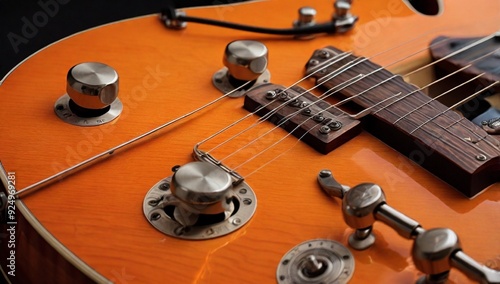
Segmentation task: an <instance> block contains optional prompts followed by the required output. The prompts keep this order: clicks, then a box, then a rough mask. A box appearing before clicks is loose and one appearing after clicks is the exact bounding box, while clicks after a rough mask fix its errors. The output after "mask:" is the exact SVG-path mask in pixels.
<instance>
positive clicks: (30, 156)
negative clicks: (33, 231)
mask: <svg viewBox="0 0 500 284" xmlns="http://www.w3.org/2000/svg"><path fill="white" fill-rule="evenodd" d="M445 2H446V9H445V13H443V15H442V16H441V17H436V18H431V17H423V16H418V15H413V14H412V13H411V12H410V11H409V10H408V9H407V8H406V7H404V6H403V4H402V3H401V1H396V0H389V1H363V2H362V1H358V2H355V3H354V6H353V11H352V12H353V13H354V14H356V15H359V16H360V22H359V23H358V25H357V27H356V28H355V29H354V30H353V31H352V32H350V33H348V34H346V35H339V36H336V35H335V36H333V35H329V36H319V37H317V38H315V39H314V40H309V41H297V40H293V39H290V38H278V37H273V36H267V35H255V34H250V33H244V32H237V31H231V30H225V29H219V28H214V27H207V26H201V25H196V24H192V25H191V24H190V25H188V28H187V29H185V30H182V31H172V30H167V29H165V27H164V26H163V25H162V24H161V23H160V22H159V21H158V19H157V17H156V16H149V17H142V18H137V19H132V20H129V21H123V22H120V23H116V24H111V25H107V26H103V27H100V28H98V29H93V30H89V31H87V32H84V33H81V34H78V35H76V36H74V37H70V38H67V39H65V40H63V41H60V42H58V43H56V44H54V45H52V46H50V47H48V48H46V49H44V50H41V51H40V52H38V53H37V54H35V55H34V56H32V57H31V58H29V59H28V60H27V61H26V62H24V63H23V64H22V65H20V66H19V67H18V68H16V70H14V72H12V74H11V75H10V76H9V77H7V79H6V80H5V81H4V83H3V84H2V85H1V86H0V121H2V122H1V123H0V133H2V136H1V138H0V158H1V159H2V162H3V163H4V165H5V167H6V169H7V170H8V171H15V172H16V177H17V181H18V188H22V187H25V186H28V185H30V184H32V183H34V182H37V181H39V180H41V179H43V178H46V177H47V176H49V175H51V174H54V173H56V172H58V171H60V170H62V169H64V168H66V167H68V166H71V165H74V164H76V163H77V162H79V161H82V160H83V159H85V158H88V157H91V156H92V155H95V154H97V153H100V152H102V151H105V150H107V149H109V148H111V147H114V146H116V145H118V144H120V143H122V142H124V141H127V140H129V139H131V138H133V137H135V136H137V135H139V134H142V133H144V132H146V131H148V130H150V129H152V128H154V127H156V126H158V125H160V124H162V123H164V122H165V121H168V120H171V119H173V118H176V117H178V116H180V115H182V114H184V113H186V112H188V111H191V110H193V109H195V108H196V107H199V106H201V105H203V104H205V103H207V102H209V101H212V100H214V99H215V98H217V97H219V96H220V95H221V94H220V93H219V92H218V91H217V90H216V89H215V88H214V87H213V86H212V85H211V76H212V74H213V73H214V72H216V71H217V70H218V69H219V68H220V67H221V61H222V60H221V58H222V53H223V50H224V48H225V46H226V44H227V43H229V42H230V41H233V40H236V39H256V40H260V41H262V42H264V43H265V44H266V45H267V46H268V48H269V50H270V66H269V69H270V71H271V74H272V75H271V76H272V77H271V79H272V82H274V83H277V84H282V85H290V84H292V83H294V82H295V81H297V80H298V79H300V78H301V77H302V75H303V71H304V70H303V66H304V64H305V62H306V61H307V60H308V58H309V56H310V54H311V53H312V51H314V50H315V49H317V48H321V47H324V46H327V45H333V46H335V47H337V48H340V49H342V50H354V51H355V52H356V53H358V54H362V55H365V56H372V55H375V54H377V53H378V52H380V51H383V50H386V49H388V48H390V47H393V46H394V45H396V44H398V43H400V42H405V41H408V40H410V39H413V38H415V37H416V36H418V35H422V34H425V36H423V37H421V38H419V40H418V41H417V42H415V43H413V44H412V45H411V46H408V47H405V49H404V51H405V52H406V51H407V52H411V49H412V48H423V47H424V46H426V45H427V44H428V42H429V41H430V39H432V38H433V37H435V36H436V35H437V34H441V33H446V34H447V35H449V36H456V35H462V36H466V35H467V36H469V35H475V36H480V35H484V34H487V33H490V32H492V31H494V30H496V28H497V27H496V23H494V21H491V19H495V18H498V15H499V11H500V3H497V2H496V1H486V0H478V1H477V3H476V4H475V7H476V8H475V9H469V10H467V17H463V15H464V8H467V7H469V5H468V4H467V2H466V1H462V0H460V1H458V0H455V1H445ZM307 4H309V5H310V4H311V3H310V2H308V1H296V2H295V1H294V2H293V5H292V2H287V1H278V0H276V1H268V2H258V3H252V4H249V5H244V6H227V7H213V8H205V9H199V10H198V9H192V10H189V11H188V13H189V14H190V15H193V16H203V17H209V18H216V19H221V20H227V21H235V22H241V21H243V20H244V21H245V22H246V23H248V24H252V25H264V24H268V25H269V26H274V27H288V26H290V24H291V21H292V20H293V19H294V18H295V17H296V13H297V12H296V11H297V8H298V7H300V6H305V5H307ZM314 5H315V6H316V8H317V10H318V11H320V13H319V15H318V19H317V20H318V21H323V20H327V19H329V17H330V14H331V3H330V2H329V1H324V2H321V3H318V2H315V3H314ZM270 19H271V20H270ZM479 19H480V20H479ZM482 20H484V21H482ZM429 30H432V31H433V32H431V33H427V32H428V31H429ZM417 43H418V44H417ZM395 55H396V53H395V52H392V53H390V54H385V55H383V56H380V57H377V58H374V59H373V61H374V62H377V63H378V64H381V65H385V64H388V62H392V61H394V58H393V56H395ZM85 61H100V62H104V63H106V64H109V65H111V66H113V67H114V68H115V69H116V70H117V72H118V74H119V75H120V98H121V100H122V101H123V103H124V111H123V113H122V115H121V116H120V117H119V119H118V120H116V121H115V122H114V123H112V124H109V125H104V126H100V127H93V128H77V127H74V126H71V125H67V124H65V123H63V122H61V121H60V120H59V119H58V118H57V117H56V115H54V112H53V109H52V108H53V105H54V102H55V101H56V100H57V99H58V98H59V97H60V96H61V95H63V94H64V92H65V76H66V72H67V70H68V69H69V68H70V67H71V66H73V65H75V64H77V63H79V62H85ZM402 63H408V62H402ZM303 85H304V87H306V88H308V87H311V86H312V85H313V82H304V83H303ZM242 106H243V99H242V98H240V99H225V100H222V101H221V102H220V103H218V104H216V105H214V106H212V107H210V108H208V109H206V110H204V111H202V112H200V113H199V114H197V115H195V116H192V117H190V118H189V119H187V120H184V121H181V122H180V123H178V124H176V125H175V126H172V127H169V128H168V129H166V130H164V131H162V132H161V133H159V134H157V135H154V137H151V138H149V139H146V140H145V141H142V142H140V143H138V144H137V145H135V146H133V147H130V148H129V149H127V150H123V151H118V152H117V153H116V154H115V155H113V156H111V157H110V158H108V159H107V160H105V161H102V162H100V163H98V164H95V165H93V166H91V167H89V168H87V169H85V170H83V171H80V172H78V173H76V174H74V175H72V176H70V177H68V178H66V179H63V180H60V181H58V182H56V183H54V184H53V185H51V186H49V187H46V188H44V189H42V190H40V191H38V192H35V193H33V194H31V195H29V196H26V197H23V198H22V200H23V202H24V203H25V204H26V205H27V206H28V208H29V209H30V210H31V212H32V213H33V214H34V215H35V216H36V218H37V219H38V220H39V221H40V222H41V223H42V224H43V225H44V226H45V227H46V228H47V229H48V230H49V231H50V232H51V233H52V234H53V235H54V236H55V237H56V238H57V239H58V240H59V241H60V242H61V243H62V244H64V245H65V246H66V247H67V248H68V249H70V250H71V251H72V252H73V253H75V254H76V255H77V256H78V257H80V258H81V259H82V260H83V261H84V262H86V263H87V264H88V265H90V266H91V267H93V268H94V269H95V270H96V271H97V272H99V273H100V274H102V275H104V276H105V277H106V278H108V279H109V280H111V281H113V282H116V283H160V282H161V283H165V282H167V283H259V282H260V283H275V281H276V280H275V277H276V276H275V271H276V267H277V264H278V262H279V260H280V259H281V257H282V256H283V254H284V253H286V252H287V251H288V250H289V249H291V248H292V247H293V246H295V245H296V244H298V243H301V242H303V241H306V240H309V239H314V238H328V239H333V240H337V241H340V242H342V243H344V244H346V243H347V237H348V234H349V233H350V232H352V230H351V229H349V228H348V227H347V226H346V225H345V223H344V221H343V220H342V217H341V212H340V202H339V201H338V200H332V199H330V198H328V197H327V196H326V195H325V194H323V192H322V191H321V190H320V189H319V187H318V185H317V184H316V175H317V174H318V172H319V171H320V170H321V169H323V168H330V169H331V170H332V171H333V173H334V175H335V177H336V178H337V180H339V181H340V182H342V183H344V184H347V185H351V186H353V185H355V184H358V183H361V182H374V183H378V184H380V185H381V186H382V188H384V190H385V192H386V196H387V200H388V203H389V204H391V205H392V206H393V207H394V208H396V209H399V210H401V211H403V212H404V213H405V214H407V215H408V216H410V217H412V218H414V219H416V220H418V221H419V222H421V224H422V225H423V226H424V227H425V228H433V227H450V228H452V229H454V230H455V231H456V232H457V234H458V235H459V236H460V239H461V242H462V245H463V247H464V250H465V251H466V252H467V253H468V254H470V255H471V256H472V257H474V258H475V259H476V260H478V261H480V262H482V263H489V264H490V265H492V266H494V265H495V263H496V265H498V263H497V262H495V260H496V259H498V256H499V255H500V242H498V239H499V232H500V223H499V222H498V220H497V219H498V217H497V216H499V214H500V206H499V200H500V186H499V185H498V184H494V185H492V186H491V187H490V188H489V189H488V190H487V191H485V192H484V193H483V194H481V195H479V196H477V197H476V198H475V199H473V200H469V199H467V198H464V197H463V196H462V195H461V194H460V193H458V192H456V191H454V190H453V189H452V188H451V187H450V186H449V185H447V184H446V183H444V182H442V181H440V180H439V179H437V178H436V177H435V176H433V175H432V174H431V173H429V172H427V171H425V170H423V169H422V168H420V167H419V166H418V165H416V164H414V163H412V162H411V161H409V160H408V159H407V158H405V157H404V156H402V155H401V154H399V153H398V152H396V151H395V150H393V149H391V148H389V147H388V146H387V145H386V144H384V143H383V142H381V141H380V140H378V139H376V138H374V137H373V136H371V135H370V134H368V133H366V132H362V133H361V134H360V135H358V136H357V137H355V138H353V139H352V140H350V141H349V142H348V143H346V144H344V145H342V146H341V147H339V148H337V149H335V150H334V151H332V152H331V153H330V154H328V155H322V154H319V153H317V152H315V151H314V150H312V149H311V148H310V147H308V146H306V145H304V144H303V143H296V139H295V138H294V137H288V138H287V139H285V140H284V141H283V142H282V143H281V144H280V145H279V147H275V148H273V149H272V150H271V151H269V152H267V153H266V154H265V155H262V156H260V157H258V158H256V159H254V160H252V161H251V162H249V163H248V164H246V165H245V166H244V167H242V168H241V169H239V172H240V174H242V175H243V176H245V177H246V180H247V182H248V183H249V184H250V186H252V188H253V189H254V190H255V192H256V195H257V199H258V207H257V212H256V214H255V216H254V217H253V218H252V220H251V221H250V222H249V223H248V224H247V225H245V226H244V227H243V228H241V229H240V230H238V231H237V232H235V233H234V234H231V235H228V236H225V237H221V238H217V239H213V240H208V241H197V242H192V241H183V240H177V239H173V238H170V237H167V236H164V235H162V234H161V233H160V232H158V231H156V230H155V229H154V228H153V227H152V226H150V225H149V223H148V222H147V221H146V220H145V217H144V216H143V214H142V202H143V198H144V196H145V194H146V192H147V191H148V190H149V188H150V187H151V186H153V185H154V184H155V183H156V182H158V181H159V180H160V179H162V178H164V177H166V176H168V175H170V174H171V171H170V169H171V167H172V166H174V165H182V164H185V163H187V162H190V161H191V152H192V148H193V146H194V145H195V144H196V143H197V142H199V141H201V140H202V139H204V138H205V137H207V136H209V135H210V134H212V133H214V132H215V131H217V130H219V129H221V128H222V127H224V126H226V125H228V124H230V123H231V122H233V121H235V120H236V119H239V118H241V117H243V116H244V115H246V114H247V113H248V112H247V111H246V110H244V109H243V108H242ZM256 119H257V118H255V117H252V119H249V120H247V121H245V123H243V124H241V125H239V126H238V127H237V128H236V129H234V130H232V131H230V132H229V133H225V134H224V135H222V136H221V137H218V138H217V139H214V140H211V141H209V142H207V143H206V144H204V145H202V149H211V147H213V146H215V145H217V144H218V143H220V142H221V141H223V139H224V138H227V137H229V136H231V134H234V133H237V131H238V130H241V129H243V128H244V127H247V126H249V125H251V124H252V123H254V122H255V121H256ZM272 127H273V126H272V125H271V124H270V123H266V124H262V125H261V126H260V127H258V128H256V129H255V130H253V131H251V132H249V133H248V135H246V136H244V137H241V138H239V139H235V140H234V141H232V142H231V143H228V144H227V145H225V146H224V147H221V148H219V149H218V150H217V151H214V152H213V153H212V154H213V155H214V156H215V157H217V158H223V157H225V156H227V155H229V154H231V153H233V152H234V151H235V149H238V148H241V147H242V146H243V145H245V144H246V143H248V142H249V141H251V140H252V139H253V138H254V137H256V136H255V135H256V133H257V134H258V133H263V132H265V131H267V130H269V129H270V128H272ZM285 133H286V132H285V131H284V130H281V129H280V130H278V131H274V132H272V134H271V135H268V136H266V137H265V139H262V140H260V141H259V142H258V143H255V144H253V145H252V146H251V147H248V148H246V149H245V150H243V151H241V152H239V153H238V154H237V155H234V156H233V157H231V158H230V159H228V160H227V161H226V162H227V165H229V166H231V167H237V166H238V165H240V164H241V163H243V162H245V161H247V160H248V158H249V157H252V156H253V155H255V154H256V153H258V152H259V151H261V150H262V149H264V148H265V147H266V146H267V145H269V144H270V143H273V142H274V141H276V140H278V139H281V138H282V137H283V135H285ZM289 149H291V150H289ZM287 150H289V151H288V152H287V153H285V154H284V155H282V156H280V157H279V158H278V159H276V160H275V161H274V162H272V163H270V164H269V165H267V166H265V167H264V168H263V169H261V170H260V171H258V172H256V173H254V174H252V175H249V174H250V173H251V172H253V171H254V170H255V169H257V168H259V167H260V166H261V165H263V164H265V163H267V162H268V161H270V160H271V159H273V158H274V157H276V156H277V155H278V154H280V153H282V152H283V151H287ZM375 234H376V236H377V241H376V244H375V245H374V246H373V247H372V248H370V249H368V250H366V251H359V252H358V251H353V254H354V256H355V259H356V270H355V273H354V276H353V278H352V283H367V282H370V283H413V282H414V281H415V279H416V278H417V277H418V276H419V275H420V273H419V272H418V271H416V269H415V267H414V265H413V264H412V260H411V256H410V248H411V242H410V241H408V240H404V239H402V238H401V237H400V236H398V235H397V234H396V233H395V232H393V231H391V229H389V228H388V227H386V226H384V225H381V224H375ZM30 261H31V262H30ZM38 261H39V260H38V259H32V260H27V263H18V265H23V266H29V267H31V266H33V265H40V263H39V262H38ZM39 277H40V278H42V277H45V278H49V277H57V275H49V271H45V274H44V275H39ZM450 278H451V282H452V283H464V282H468V280H467V278H466V277H465V276H464V275H463V274H462V273H460V272H458V271H456V270H453V271H452V273H451V275H450ZM17 279H20V278H17ZM55 279H57V278H55ZM18 281H19V282H22V281H21V280H18Z"/></svg>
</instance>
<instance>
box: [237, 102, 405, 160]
mask: <svg viewBox="0 0 500 284" xmlns="http://www.w3.org/2000/svg"><path fill="white" fill-rule="evenodd" d="M399 95H401V92H399V93H397V94H395V95H393V96H390V97H388V98H385V99H384V100H381V101H380V102H378V103H376V104H374V105H372V106H370V107H369V108H368V109H371V108H374V107H376V106H378V105H379V104H382V103H384V102H386V101H387V100H390V99H392V98H394V97H397V96H399ZM335 106H336V105H331V106H329V107H328V108H326V109H325V111H326V110H329V109H330V108H333V107H335ZM363 112H364V110H363ZM358 114H359V113H358ZM334 117H338V116H334ZM311 119H312V117H309V118H307V119H306V120H305V121H303V122H302V123H300V124H298V125H297V126H296V127H295V128H294V129H292V131H289V132H288V133H287V134H286V135H285V136H283V137H282V138H281V139H279V140H277V141H276V142H274V143H273V144H271V145H269V146H268V147H266V148H265V149H264V150H262V151H261V152H259V153H257V154H256V155H254V156H252V157H250V158H248V159H247V160H246V161H245V162H243V163H241V164H240V165H238V166H236V167H235V168H234V170H238V169H239V168H240V167H242V166H244V165H245V164H247V163H249V162H250V161H252V160H253V159H255V158H257V157H258V156H260V155H262V154H264V153H265V152H266V151H268V150H270V149H271V148H273V147H274V146H276V145H278V144H279V143H281V142H282V141H283V140H285V139H286V138H287V137H289V136H290V135H292V134H293V132H295V131H296V130H297V129H299V128H300V127H301V126H302V125H304V124H305V123H306V122H307V121H309V120H311ZM319 124H321V122H318V123H317V124H316V125H315V127H316V126H318V125H319ZM279 126H281V125H277V126H275V127H274V128H273V129H271V130H269V131H268V132H267V133H265V134H264V135H266V134H268V133H270V132H272V131H273V130H275V129H276V128H278V127H279ZM312 129H314V127H311V128H309V129H308V130H306V132H305V133H304V134H302V135H301V136H300V138H299V139H297V141H295V144H294V145H293V146H292V147H291V148H293V147H295V145H296V144H297V143H298V142H299V141H301V140H302V138H304V137H305V136H306V135H307V134H308V133H309V132H310V131H311V130H312ZM264 135H262V136H264ZM258 139H259V138H256V139H254V141H252V142H250V143H249V144H251V143H253V142H256V141H257V140H258ZM246 146H248V144H247V145H246ZM291 148H290V149H291ZM290 149H289V150H290ZM286 152H288V151H286ZM284 153H285V152H282V153H281V154H279V155H278V156H277V157H276V158H278V157H280V156H281V155H283V154H284ZM266 164H267V163H266Z"/></svg>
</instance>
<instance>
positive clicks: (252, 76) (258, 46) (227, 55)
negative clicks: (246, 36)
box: [222, 40, 268, 81]
mask: <svg viewBox="0 0 500 284" xmlns="http://www.w3.org/2000/svg"><path fill="white" fill-rule="evenodd" d="M267 55H268V51H267V47H266V46H265V45H264V44H263V43H261V42H259V41H255V40H237V41H233V42H231V43H229V44H228V45H227V46H226V50H225V51H224V58H223V60H222V62H223V63H224V65H225V66H226V67H227V68H228V70H229V75H230V76H232V77H233V78H235V79H237V80H241V81H253V80H256V79H257V78H258V77H259V76H260V75H262V74H263V73H264V72H265V71H266V70H267V62H268V56H267Z"/></svg>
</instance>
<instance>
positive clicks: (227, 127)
mask: <svg viewBox="0 0 500 284" xmlns="http://www.w3.org/2000/svg"><path fill="white" fill-rule="evenodd" d="M350 54H351V52H343V53H341V54H339V55H337V56H339V57H341V58H337V56H334V57H333V58H331V59H329V60H327V61H325V62H322V63H321V64H320V65H318V66H315V67H314V68H317V67H321V66H322V65H324V64H323V63H326V62H329V61H332V63H331V64H327V65H326V67H328V66H330V65H333V64H335V63H336V62H337V59H338V60H339V61H340V60H342V59H344V58H346V57H348V56H349V55H350ZM334 59H336V60H335V61H333V60H334ZM326 67H325V68H326ZM321 70H323V68H317V70H315V71H314V72H311V73H310V74H308V75H307V76H305V77H303V78H301V79H300V80H298V81H296V82H295V83H294V84H292V85H291V86H290V87H289V88H286V89H284V91H286V90H289V89H290V88H291V87H292V86H294V85H297V84H299V83H301V82H302V81H304V80H306V79H308V78H310V77H311V76H313V75H314V74H316V73H318V72H320V71H321ZM274 101H275V100H273V101H271V102H269V103H268V104H266V105H263V106H261V107H260V108H258V109H256V110H255V111H253V112H250V113H248V114H246V115H245V116H243V117H242V118H240V119H238V120H236V121H234V122H232V123H231V124H229V125H227V126H226V127H224V128H222V129H220V130H219V131H217V132H215V133H214V134H212V135H210V136H208V137H207V138H205V139H203V140H201V141H200V142H198V143H196V147H199V146H200V145H201V144H203V143H205V142H207V141H209V140H210V139H212V138H213V137H215V136H217V135H219V134H221V133H223V132H225V131H226V130H228V129H230V128H232V127H233V126H235V125H237V124H239V123H240V122H242V121H243V120H245V119H247V118H249V117H251V116H253V115H254V114H255V113H257V112H258V111H260V110H262V109H264V108H265V107H266V106H269V105H270V104H272V103H273V102H274ZM207 153H208V152H207Z"/></svg>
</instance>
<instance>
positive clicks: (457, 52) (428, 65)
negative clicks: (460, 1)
mask: <svg viewBox="0 0 500 284" xmlns="http://www.w3.org/2000/svg"><path fill="white" fill-rule="evenodd" d="M494 36H495V34H492V35H489V36H486V37H484V38H481V39H480V40H477V41H475V42H473V43H472V44H469V45H467V46H465V47H463V48H461V49H459V50H457V51H455V52H453V53H450V54H448V55H447V56H445V57H443V58H441V59H439V60H436V61H434V62H433V63H430V64H427V65H425V66H423V67H420V68H418V69H416V70H414V71H411V72H409V73H407V74H406V75H404V76H409V75H411V74H415V73H416V72H417V71H421V70H423V69H425V68H427V67H430V66H432V65H433V64H436V63H438V62H440V61H442V60H445V59H447V58H450V57H452V56H454V55H456V54H459V53H460V52H463V51H465V50H468V49H470V48H472V47H475V46H478V45H479V44H481V43H484V42H485V41H487V40H488V39H491V38H493V37H494ZM495 52H496V51H492V52H489V53H488V54H486V55H484V56H481V57H480V58H478V59H476V60H479V59H482V58H484V57H485V56H487V55H491V54H493V53H495ZM473 61H474V60H473ZM395 77H397V76H392V77H389V78H388V79H386V80H384V81H382V82H380V83H379V84H376V85H375V86H373V87H371V88H369V89H373V88H374V87H376V86H379V85H381V84H382V83H385V82H387V81H389V80H391V79H393V78H395ZM494 85H496V83H494V84H492V85H491V86H494ZM488 88H489V87H488ZM488 88H485V90H486V89H488ZM420 90H421V89H419V90H416V91H420ZM365 91H366V90H365ZM365 91H364V92H365ZM412 93H415V92H411V93H410V94H406V95H405V96H403V97H400V98H399V99H398V100H396V101H394V102H391V103H390V104H389V105H387V106H385V107H384V108H382V109H380V110H388V111H389V112H391V113H392V114H393V115H395V116H398V114H396V113H395V112H393V111H391V110H390V109H388V106H390V105H393V104H394V103H396V102H400V101H402V102H403V103H408V102H407V101H405V100H404V98H405V97H407V96H409V95H411V94H412ZM476 95H477V93H476ZM469 97H471V96H469ZM365 99H368V100H369V98H365ZM429 102H430V101H426V102H424V103H429ZM410 106H411V107H412V106H413V105H410ZM431 107H434V106H433V105H431ZM380 110H378V111H380ZM378 111H376V112H378ZM413 111H418V109H417V110H413ZM423 115H426V114H425V113H424V114H423ZM436 117H439V115H438V116H436ZM410 122H411V123H414V122H413V121H410ZM458 122H459V123H460V124H461V125H464V124H463V123H462V119H460V120H459V121H458ZM454 124H455V123H454ZM437 125H438V126H439V127H441V128H443V129H444V130H446V131H448V132H450V133H451V134H452V135H454V136H455V137H457V138H460V139H461V137H460V136H458V135H457V134H456V133H454V132H451V131H450V130H449V129H448V127H446V128H445V127H443V126H441V125H439V124H437ZM416 127H418V125H416ZM467 129H468V130H469V131H471V132H472V133H474V134H475V135H476V136H478V137H479V138H480V140H479V141H481V140H484V139H486V138H487V137H489V135H488V134H486V136H481V135H480V134H478V133H476V132H475V131H474V130H472V129H470V128H468V127H467ZM477 129H479V128H477ZM492 139H493V138H492ZM485 141H487V144H488V145H489V146H490V147H491V148H493V149H494V150H497V151H498V150H499V149H498V146H497V145H498V142H497V143H495V144H497V145H495V144H493V143H492V142H491V141H489V140H487V139H486V140H485ZM474 144H477V143H474ZM468 146H472V147H474V148H476V149H477V150H480V151H483V150H482V149H480V148H478V146H477V145H470V144H468Z"/></svg>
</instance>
